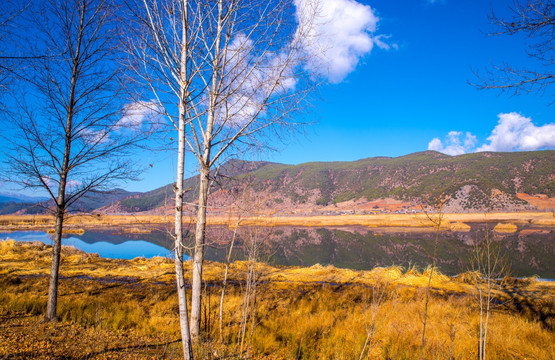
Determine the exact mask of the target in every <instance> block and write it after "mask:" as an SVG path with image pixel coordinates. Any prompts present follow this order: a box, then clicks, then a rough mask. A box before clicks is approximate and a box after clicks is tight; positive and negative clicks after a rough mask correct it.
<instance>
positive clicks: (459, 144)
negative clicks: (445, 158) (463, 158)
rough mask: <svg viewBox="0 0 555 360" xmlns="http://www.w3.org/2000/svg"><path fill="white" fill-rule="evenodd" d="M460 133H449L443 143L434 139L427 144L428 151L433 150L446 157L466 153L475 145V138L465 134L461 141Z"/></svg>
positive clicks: (467, 133)
mask: <svg viewBox="0 0 555 360" xmlns="http://www.w3.org/2000/svg"><path fill="white" fill-rule="evenodd" d="M462 135H463V134H462V132H460V131H450V132H449V133H448V134H447V136H446V138H445V145H444V144H443V142H442V141H441V140H440V139H438V138H434V139H432V141H430V142H429V143H428V150H435V151H439V152H442V153H444V154H447V155H462V154H465V153H467V152H468V151H469V150H471V149H472V148H473V147H474V146H475V145H476V136H474V135H472V134H471V133H469V132H466V133H465V135H464V139H462Z"/></svg>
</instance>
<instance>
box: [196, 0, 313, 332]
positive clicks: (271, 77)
mask: <svg viewBox="0 0 555 360" xmlns="http://www.w3.org/2000/svg"><path fill="white" fill-rule="evenodd" d="M197 6H198V7H197V9H196V11H195V13H196V14H198V16H199V17H201V19H202V20H201V21H198V22H197V23H198V24H199V26H200V30H198V31H197V34H199V35H201V36H200V37H199V38H198V51H196V52H194V53H193V56H192V58H191V64H192V67H193V68H194V71H195V73H196V76H197V78H196V79H195V84H196V85H197V86H196V89H195V90H196V91H198V89H201V90H202V93H199V94H198V95H197V96H195V97H192V98H191V99H190V100H191V101H190V102H189V109H190V117H189V118H190V119H191V128H190V132H189V134H188V136H187V137H186V141H187V145H188V149H189V150H190V151H191V153H192V154H193V156H194V157H195V159H196V160H197V163H198V170H199V175H200V177H199V197H198V204H197V216H196V220H197V222H196V230H195V248H194V254H193V283H192V300H191V301H192V303H191V321H190V324H191V334H192V335H193V336H195V337H196V336H198V335H199V332H200V318H201V317H200V315H201V284H202V268H203V261H204V246H205V228H206V210H207V206H208V194H209V187H210V176H211V169H213V168H214V166H215V165H216V164H217V163H218V161H219V160H221V159H222V158H223V155H224V154H226V153H228V152H230V151H233V149H235V150H239V151H243V152H244V151H247V150H249V149H253V148H256V149H260V147H262V146H263V144H264V141H263V138H264V137H266V136H268V135H270V134H275V132H274V131H275V130H278V129H283V127H284V126H289V125H291V124H292V123H291V114H292V113H294V112H295V111H298V110H299V109H300V108H301V107H302V106H303V103H304V101H305V100H306V95H307V94H308V93H309V91H310V90H312V89H313V86H314V82H313V80H314V77H310V76H309V74H308V73H307V71H306V70H305V68H304V67H303V66H301V65H302V56H303V42H305V41H307V40H308V39H309V38H310V36H309V35H308V30H309V27H310V21H306V19H311V17H312V16H313V11H314V10H315V9H314V8H309V7H308V6H307V8H304V9H301V10H299V9H298V8H295V7H294V6H293V3H292V2H289V1H273V0H271V1H261V0H250V1H244V0H243V1H239V0H232V1H223V0H219V1H215V2H212V1H206V2H202V1H200V2H198V3H197ZM299 11H301V12H304V13H303V15H302V16H303V19H305V20H304V21H302V22H297V21H295V19H296V17H295V13H296V12H297V13H298V12H299Z"/></svg>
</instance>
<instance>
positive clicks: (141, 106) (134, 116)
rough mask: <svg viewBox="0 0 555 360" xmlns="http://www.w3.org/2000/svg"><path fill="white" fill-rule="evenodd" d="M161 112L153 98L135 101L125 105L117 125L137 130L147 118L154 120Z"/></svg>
mask: <svg viewBox="0 0 555 360" xmlns="http://www.w3.org/2000/svg"><path fill="white" fill-rule="evenodd" d="M160 112H161V107H160V105H159V104H158V102H157V101H155V100H150V101H136V102H133V103H130V104H127V105H125V107H124V108H123V116H122V117H121V119H120V120H119V121H118V124H117V125H118V126H119V127H121V128H127V129H132V130H138V129H140V128H141V126H142V125H143V124H144V122H145V121H147V120H155V119H156V118H157V116H158V115H159V114H160Z"/></svg>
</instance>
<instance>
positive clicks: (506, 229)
mask: <svg viewBox="0 0 555 360" xmlns="http://www.w3.org/2000/svg"><path fill="white" fill-rule="evenodd" d="M493 231H496V232H499V233H514V232H517V231H518V227H517V226H516V225H515V224H511V223H499V224H497V225H495V227H494V228H493Z"/></svg>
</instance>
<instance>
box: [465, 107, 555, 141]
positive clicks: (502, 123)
mask: <svg viewBox="0 0 555 360" xmlns="http://www.w3.org/2000/svg"><path fill="white" fill-rule="evenodd" d="M498 117H499V122H498V123H497V126H496V127H495V128H494V129H493V131H492V133H491V135H490V136H489V137H488V139H487V140H488V141H489V143H488V144H484V145H482V146H480V147H479V148H478V149H477V150H476V151H514V150H538V149H555V123H551V124H546V125H543V126H536V125H534V124H533V123H532V119H530V118H527V117H524V116H522V115H520V114H518V113H516V112H511V113H507V114H499V115H498Z"/></svg>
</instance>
